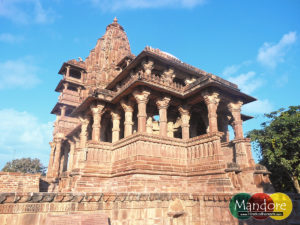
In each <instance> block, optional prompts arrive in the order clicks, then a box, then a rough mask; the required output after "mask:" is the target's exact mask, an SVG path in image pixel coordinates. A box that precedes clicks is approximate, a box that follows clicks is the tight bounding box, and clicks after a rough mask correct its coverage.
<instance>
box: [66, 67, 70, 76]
mask: <svg viewBox="0 0 300 225" xmlns="http://www.w3.org/2000/svg"><path fill="white" fill-rule="evenodd" d="M66 69H67V71H66V77H69V76H70V66H66Z"/></svg>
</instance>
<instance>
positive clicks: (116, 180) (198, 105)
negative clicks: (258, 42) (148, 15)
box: [47, 19, 268, 193]
mask: <svg viewBox="0 0 300 225" xmlns="http://www.w3.org/2000/svg"><path fill="white" fill-rule="evenodd" d="M59 74H61V75H62V79H61V81H60V82H59V84H58V86H57V87H56V89H55V90H56V91H57V92H60V93H61V94H60V96H59V99H58V102H57V104H56V105H55V107H54V108H53V110H52V113H53V114H56V115H57V119H56V122H55V125H54V127H55V129H54V134H53V135H54V137H53V141H52V142H51V143H50V145H51V155H50V161H49V166H48V173H47V177H48V178H51V187H50V189H49V191H55V192H57V191H58V192H139V193H143V192H145V193H149V192H156V193H157V192H166V193H168V192H178V193H200V192H221V193H228V192H236V191H244V192H259V191H260V192H261V191H263V186H262V185H261V183H262V182H263V183H268V177H267V176H265V175H266V171H264V170H263V171H261V170H259V168H258V167H257V168H256V167H255V163H254V161H253V158H252V155H251V145H250V140H249V139H247V138H244V135H243V127H242V125H243V121H246V120H248V119H251V116H247V115H243V114H241V106H242V105H243V104H247V103H250V102H252V101H255V100H256V99H255V98H253V97H251V96H249V95H247V94H245V93H243V92H241V91H240V90H239V89H238V86H237V85H235V84H233V83H231V82H228V81H226V80H224V79H222V78H220V77H218V76H216V75H213V74H211V73H207V72H205V71H203V70H200V69H198V68H195V67H193V66H191V65H189V64H186V63H184V62H182V61H180V60H179V59H178V58H176V57H175V56H173V55H171V54H169V53H167V52H164V51H161V50H159V49H154V48H151V47H146V48H145V49H144V50H143V51H142V52H141V53H139V54H138V55H137V56H135V55H133V54H132V53H131V50H130V45H129V41H128V38H127V35H126V33H125V31H124V29H123V27H122V26H121V25H119V23H118V21H117V19H114V21H113V23H112V24H110V25H108V26H107V28H106V32H105V34H104V36H103V37H101V38H100V39H98V41H97V44H96V47H95V48H94V49H92V50H91V52H90V55H89V56H88V57H87V58H86V59H85V60H82V59H81V58H79V60H74V59H73V60H70V61H67V62H65V63H63V65H62V67H61V69H60V70H59ZM228 126H231V127H232V128H233V130H234V137H232V140H230V138H229V131H228Z"/></svg>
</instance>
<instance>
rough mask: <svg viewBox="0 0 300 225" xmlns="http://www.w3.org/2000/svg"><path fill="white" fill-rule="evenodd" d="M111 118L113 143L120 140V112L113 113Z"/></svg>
mask: <svg viewBox="0 0 300 225" xmlns="http://www.w3.org/2000/svg"><path fill="white" fill-rule="evenodd" d="M111 118H112V123H113V127H112V142H116V141H118V140H119V139H120V120H121V116H120V112H119V111H117V110H114V111H112V112H111Z"/></svg>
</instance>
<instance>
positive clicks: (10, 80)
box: [0, 58, 40, 90]
mask: <svg viewBox="0 0 300 225" xmlns="http://www.w3.org/2000/svg"><path fill="white" fill-rule="evenodd" d="M0 71H1V73H0V90H1V89H10V88H24V89H27V88H32V87H34V86H35V85H36V84H38V83H40V79H39V78H38V76H37V72H38V68H37V67H36V66H35V65H33V64H32V62H31V60H30V58H24V59H18V60H7V61H5V62H0Z"/></svg>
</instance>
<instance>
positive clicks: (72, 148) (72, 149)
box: [68, 140, 75, 172]
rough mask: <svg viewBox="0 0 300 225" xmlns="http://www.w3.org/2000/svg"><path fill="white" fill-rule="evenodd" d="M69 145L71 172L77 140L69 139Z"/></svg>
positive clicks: (69, 166) (69, 167) (69, 169)
mask: <svg viewBox="0 0 300 225" xmlns="http://www.w3.org/2000/svg"><path fill="white" fill-rule="evenodd" d="M69 145H70V153H69V164H68V171H69V172H71V171H72V169H73V161H74V151H75V142H74V141H70V140H69Z"/></svg>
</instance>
